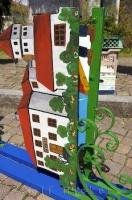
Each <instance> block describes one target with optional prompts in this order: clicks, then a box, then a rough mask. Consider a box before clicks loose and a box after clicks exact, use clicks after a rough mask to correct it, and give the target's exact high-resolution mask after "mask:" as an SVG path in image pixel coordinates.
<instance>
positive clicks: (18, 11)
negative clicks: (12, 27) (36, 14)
mask: <svg viewBox="0 0 132 200" xmlns="http://www.w3.org/2000/svg"><path fill="white" fill-rule="evenodd" d="M28 15H29V9H28V7H27V6H25V5H22V4H20V3H12V5H11V16H12V19H13V23H18V24H23V25H25V24H27V20H28Z"/></svg>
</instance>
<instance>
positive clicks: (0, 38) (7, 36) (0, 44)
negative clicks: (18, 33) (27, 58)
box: [0, 26, 14, 58]
mask: <svg viewBox="0 0 132 200" xmlns="http://www.w3.org/2000/svg"><path fill="white" fill-rule="evenodd" d="M11 32H12V26H10V27H9V28H7V29H6V30H5V31H3V33H1V34H0V49H2V50H3V51H4V52H5V53H6V54H7V55H8V56H9V57H11V58H14V56H13V51H12V46H11Z"/></svg>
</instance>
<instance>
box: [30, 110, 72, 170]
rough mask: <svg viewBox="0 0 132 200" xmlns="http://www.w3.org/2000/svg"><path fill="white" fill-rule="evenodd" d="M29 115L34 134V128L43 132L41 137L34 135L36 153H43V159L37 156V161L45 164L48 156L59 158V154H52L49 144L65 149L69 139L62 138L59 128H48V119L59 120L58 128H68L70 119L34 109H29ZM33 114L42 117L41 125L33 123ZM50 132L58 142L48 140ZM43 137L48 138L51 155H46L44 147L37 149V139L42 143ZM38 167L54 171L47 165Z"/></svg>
mask: <svg viewBox="0 0 132 200" xmlns="http://www.w3.org/2000/svg"><path fill="white" fill-rule="evenodd" d="M29 114H30V122H31V129H32V134H33V128H38V129H40V130H41V137H37V136H34V134H33V143H34V149H35V153H36V151H37V150H38V151H40V152H43V158H40V157H37V156H36V160H40V161H43V162H44V158H45V157H46V156H47V155H49V156H50V155H54V156H56V157H59V155H58V154H56V153H53V152H50V149H49V143H51V144H56V145H59V146H61V147H64V146H65V145H66V144H67V143H68V139H67V138H61V137H60V136H59V135H58V134H57V128H54V127H50V126H48V121H47V119H48V118H52V119H56V120H57V126H58V125H63V126H67V123H68V122H69V120H68V118H66V117H60V116H57V115H53V114H48V113H45V112H41V111H37V110H33V109H29ZM32 114H36V115H39V117H40V123H37V122H33V121H32ZM48 132H51V133H54V134H57V141H54V140H50V139H49V138H48ZM43 137H46V138H47V141H48V149H49V153H45V152H44V151H43V147H37V146H36V145H35V139H37V140H40V141H42V138H43ZM37 166H38V167H41V168H44V169H48V170H50V171H53V170H51V169H49V168H47V167H46V166H45V163H44V166H41V165H38V164H37ZM53 172H55V173H57V174H61V173H60V172H58V171H53Z"/></svg>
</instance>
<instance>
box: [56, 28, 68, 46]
mask: <svg viewBox="0 0 132 200" xmlns="http://www.w3.org/2000/svg"><path fill="white" fill-rule="evenodd" d="M65 43H66V24H56V25H54V44H55V46H65Z"/></svg>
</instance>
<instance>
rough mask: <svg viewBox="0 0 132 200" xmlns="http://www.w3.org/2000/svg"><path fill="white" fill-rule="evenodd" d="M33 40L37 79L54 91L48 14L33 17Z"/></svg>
mask: <svg viewBox="0 0 132 200" xmlns="http://www.w3.org/2000/svg"><path fill="white" fill-rule="evenodd" d="M34 40H35V42H34V48H35V61H36V76H37V80H38V81H39V82H40V83H41V84H43V85H44V86H45V87H47V88H48V89H49V90H51V91H54V82H53V63H52V62H53V61H52V42H51V27H50V14H42V15H36V16H35V17H34Z"/></svg>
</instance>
